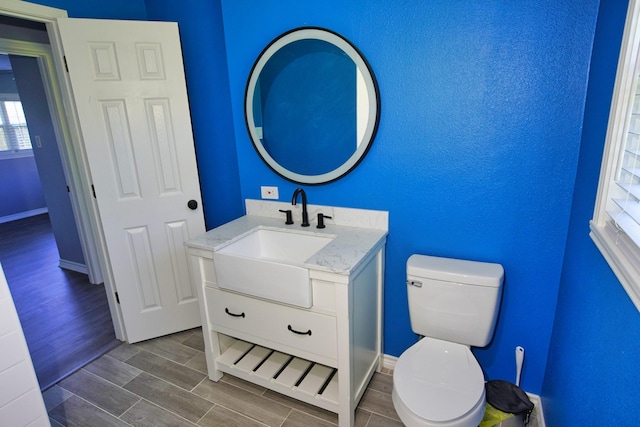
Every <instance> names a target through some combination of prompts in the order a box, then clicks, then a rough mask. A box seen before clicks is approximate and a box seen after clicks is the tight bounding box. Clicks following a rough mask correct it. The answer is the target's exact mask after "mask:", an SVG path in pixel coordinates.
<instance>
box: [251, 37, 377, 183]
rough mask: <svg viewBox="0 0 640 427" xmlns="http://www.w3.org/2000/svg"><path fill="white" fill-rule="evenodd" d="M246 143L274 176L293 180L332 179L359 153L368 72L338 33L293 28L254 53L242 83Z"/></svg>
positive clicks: (366, 130) (372, 99) (372, 90)
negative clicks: (248, 140) (249, 141)
mask: <svg viewBox="0 0 640 427" xmlns="http://www.w3.org/2000/svg"><path fill="white" fill-rule="evenodd" d="M245 108H246V111H245V113H246V114H245V118H246V121H247V128H248V130H249V134H250V135H251V139H252V141H253V143H254V146H255V148H256V150H257V151H258V153H259V154H260V156H261V157H262V158H263V160H264V161H265V162H266V163H267V164H268V165H269V166H270V167H271V168H272V169H273V170H274V171H275V172H277V173H278V174H280V175H282V176H283V177H285V178H287V179H289V180H292V181H294V182H299V183H307V184H321V183H325V182H329V181H333V180H335V179H338V178H340V177H341V176H343V175H344V174H346V173H348V172H349V171H350V170H351V169H353V168H354V167H355V166H356V165H357V164H358V162H359V161H360V160H361V159H362V157H363V156H364V155H365V154H366V152H367V150H368V148H369V146H370V144H371V142H372V140H373V137H374V134H375V131H376V128H377V123H378V93H377V87H376V85H375V81H374V79H373V75H372V73H371V71H370V69H369V67H368V65H367V64H366V62H365V61H364V59H363V58H362V56H361V55H360V54H359V53H358V52H357V50H356V49H355V48H354V47H353V46H352V45H351V44H349V42H347V41H346V40H345V39H343V38H342V37H340V36H338V35H337V34H334V33H332V32H329V31H327V30H323V29H318V28H302V29H297V30H293V31H291V32H289V33H286V34H284V35H283V36H281V37H279V38H278V39H276V40H275V41H274V42H272V43H271V44H270V45H269V46H268V47H267V49H265V51H263V53H262V54H261V55H260V57H259V58H258V60H257V61H256V64H255V65H254V69H253V71H252V73H251V76H250V78H249V82H248V84H247V92H246V94H245Z"/></svg>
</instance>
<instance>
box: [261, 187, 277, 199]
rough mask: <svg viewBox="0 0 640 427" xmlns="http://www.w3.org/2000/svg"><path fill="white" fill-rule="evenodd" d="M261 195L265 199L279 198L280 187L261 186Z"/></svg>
mask: <svg viewBox="0 0 640 427" xmlns="http://www.w3.org/2000/svg"><path fill="white" fill-rule="evenodd" d="M260 197H262V198H263V199H274V200H278V187H267V186H264V185H263V186H261V187H260Z"/></svg>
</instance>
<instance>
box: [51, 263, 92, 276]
mask: <svg viewBox="0 0 640 427" xmlns="http://www.w3.org/2000/svg"><path fill="white" fill-rule="evenodd" d="M58 267H60V268H63V269H65V270H71V271H75V272H78V273H84V274H89V270H88V269H87V266H86V265H84V264H80V263H78V262H73V261H67V260H65V259H60V260H59V261H58Z"/></svg>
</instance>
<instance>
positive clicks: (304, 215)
mask: <svg viewBox="0 0 640 427" xmlns="http://www.w3.org/2000/svg"><path fill="white" fill-rule="evenodd" d="M298 194H301V195H302V224H300V225H301V226H302V227H308V226H309V213H308V212H307V193H305V192H304V190H303V189H302V188H296V191H294V192H293V198H292V199H291V204H292V205H293V206H295V205H296V203H297V202H298Z"/></svg>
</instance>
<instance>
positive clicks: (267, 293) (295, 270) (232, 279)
mask: <svg viewBox="0 0 640 427" xmlns="http://www.w3.org/2000/svg"><path fill="white" fill-rule="evenodd" d="M332 240H333V237H332V236H326V235H317V234H314V233H309V232H302V231H293V230H280V229H269V228H256V229H255V230H252V231H251V232H250V233H249V234H247V235H246V236H244V237H241V238H240V239H238V240H236V241H234V242H232V243H230V244H228V245H226V246H224V247H222V248H221V249H219V250H216V251H215V252H214V253H213V263H214V265H215V272H216V281H217V284H218V286H219V287H220V288H222V289H229V290H233V291H237V292H241V293H244V294H248V295H253V296H257V297H261V298H266V299H270V300H273V301H278V302H282V303H285V304H291V305H296V306H299V307H307V308H308V307H311V305H312V292H311V281H310V280H309V270H308V269H307V268H305V267H304V262H305V261H306V260H307V259H309V258H310V257H311V256H312V255H314V254H315V253H316V252H318V251H319V250H320V249H322V248H323V247H325V246H326V245H327V244H329V243H330V242H331V241H332Z"/></svg>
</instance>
